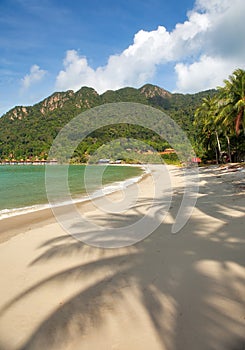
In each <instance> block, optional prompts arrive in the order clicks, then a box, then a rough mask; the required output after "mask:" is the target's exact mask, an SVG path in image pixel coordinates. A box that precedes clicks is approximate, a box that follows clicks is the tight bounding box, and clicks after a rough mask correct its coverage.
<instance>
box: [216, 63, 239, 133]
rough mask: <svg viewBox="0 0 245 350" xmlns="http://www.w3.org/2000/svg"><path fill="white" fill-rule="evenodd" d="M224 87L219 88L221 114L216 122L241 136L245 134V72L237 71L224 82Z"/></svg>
mask: <svg viewBox="0 0 245 350" xmlns="http://www.w3.org/2000/svg"><path fill="white" fill-rule="evenodd" d="M224 83H225V85H224V87H219V88H218V89H219V96H220V104H219V107H220V112H219V113H218V114H217V118H216V121H217V122H218V123H220V122H222V124H223V125H224V126H225V127H226V128H229V129H231V130H233V131H234V132H235V133H236V135H239V133H240V131H241V129H243V130H244V133H245V71H244V70H242V69H236V70H235V71H234V72H233V74H232V75H230V76H229V79H227V80H224Z"/></svg>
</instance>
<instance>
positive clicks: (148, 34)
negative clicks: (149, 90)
mask: <svg viewBox="0 0 245 350" xmlns="http://www.w3.org/2000/svg"><path fill="white" fill-rule="evenodd" d="M244 13H245V1H244V0H233V1H232V2H231V1H230V0H196V1H194V0H171V1H169V0H151V1H149V0H124V1H122V0H90V1H83V0H80V1H69V0H60V1H59V0H42V1H41V0H0V33H1V35H0V115H2V114H3V113H5V112H6V111H7V110H9V109H10V108H12V107H14V106H15V105H31V104H34V103H36V102H38V101H40V100H41V99H43V98H45V97H47V96H48V95H50V94H51V93H53V92H54V91H64V90H68V89H73V90H78V89H79V88H80V87H81V86H85V85H86V86H92V87H94V88H95V89H96V90H97V91H98V92H99V93H102V92H104V91H106V90H107V89H117V88H121V87H123V86H134V87H140V86H142V85H143V84H145V83H148V82H149V83H152V84H157V85H159V86H161V87H163V88H165V89H167V90H169V91H172V92H173V91H178V92H183V93H188V92H197V91H201V90H205V89H208V88H212V87H216V86H217V85H220V84H222V82H223V80H224V79H225V78H227V76H228V75H229V74H231V73H232V71H233V70H234V69H235V68H238V67H240V68H245V29H244V28H245V26H244V18H243V17H244Z"/></svg>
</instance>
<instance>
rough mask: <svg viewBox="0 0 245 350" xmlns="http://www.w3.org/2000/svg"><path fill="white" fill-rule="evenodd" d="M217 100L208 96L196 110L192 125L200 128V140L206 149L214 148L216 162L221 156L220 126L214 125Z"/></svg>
mask: <svg viewBox="0 0 245 350" xmlns="http://www.w3.org/2000/svg"><path fill="white" fill-rule="evenodd" d="M216 116H217V100H216V98H214V97H213V98H211V97H210V96H208V97H207V98H204V99H203V102H202V104H201V106H200V107H198V108H197V109H196V112H195V120H194V125H195V126H197V127H199V128H200V140H202V141H201V142H202V143H203V144H204V145H205V146H206V148H207V149H210V148H215V151H216V162H217V163H218V162H219V159H220V155H221V144H220V139H219V134H220V132H221V125H220V124H219V123H216Z"/></svg>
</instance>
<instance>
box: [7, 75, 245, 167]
mask: <svg viewBox="0 0 245 350" xmlns="http://www.w3.org/2000/svg"><path fill="white" fill-rule="evenodd" d="M234 74H235V75H234V76H232V78H231V80H229V81H226V83H225V87H224V88H219V89H218V90H209V91H204V92H200V93H197V94H186V95H183V94H171V93H169V92H168V91H166V90H164V89H161V88H159V87H157V86H154V85H150V84H147V85H144V86H143V87H142V88H140V89H134V88H130V87H128V88H123V89H120V90H117V91H111V90H110V91H107V92H105V93H104V94H102V95H99V94H98V93H97V92H96V91H95V90H94V89H92V88H88V87H82V88H81V89H80V90H79V91H77V92H76V93H75V92H73V91H71V90H70V91H66V92H57V93H54V94H53V95H51V96H50V97H48V98H46V99H45V100H43V101H41V102H40V103H37V104H35V105H34V106H30V107H22V106H18V107H15V108H13V109H12V110H10V111H9V112H8V113H6V114H5V115H4V116H2V118H1V119H0V160H1V159H2V160H4V159H9V160H11V159H16V160H20V159H46V158H47V156H48V152H49V149H50V146H51V145H52V142H53V140H54V138H55V137H56V135H57V134H58V132H59V131H60V130H61V128H62V127H63V126H64V125H65V124H66V123H67V122H69V121H70V120H71V119H72V118H73V117H75V116H77V115H78V114H80V113H81V112H83V111H85V110H87V109H89V108H93V107H95V106H99V105H102V104H104V103H111V102H137V103H143V104H146V105H150V106H153V107H155V108H158V109H160V110H163V111H165V112H166V113H167V114H168V115H169V116H170V117H172V118H173V119H174V120H175V121H176V122H177V123H178V124H179V126H180V127H181V128H182V129H183V130H184V131H185V132H186V133H187V135H188V137H189V139H190V141H191V142H192V145H193V147H194V149H195V151H196V153H197V155H199V156H200V157H202V159H214V158H215V155H216V159H217V160H218V161H221V160H222V157H223V153H222V151H223V150H227V152H228V154H229V156H230V158H231V157H233V158H235V157H236V158H237V159H238V158H241V157H243V149H244V133H243V130H244V112H243V114H242V113H241V112H240V110H241V108H242V107H241V106H242V102H239V104H238V106H237V108H238V109H237V115H236V113H235V108H236V107H235V105H236V103H237V102H236V97H235V96H236V92H235V91H233V92H232V91H231V90H232V89H231V87H232V86H234V84H235V81H236V79H238V77H237V75H238V76H239V77H240V75H242V77H243V78H242V83H241V84H245V83H244V72H243V71H241V70H238V71H237V73H234ZM232 79H233V80H234V81H233V80H232ZM239 79H240V78H239ZM234 89H235V88H234ZM242 89H244V87H243V88H242ZM233 95H234V96H233ZM241 96H243V97H242V98H241V100H242V101H243V102H244V91H241ZM221 101H222V102H221ZM232 106H233V107H232ZM232 108H233V109H234V110H233V109H232ZM239 108H240V109H239ZM243 108H244V107H243ZM232 113H233V114H232ZM231 115H232V116H233V117H232V116H231ZM118 138H121V139H126V140H127V139H129V138H133V139H137V140H141V141H143V142H144V143H146V144H148V145H149V146H150V147H152V148H154V149H155V150H156V151H159V152H162V151H164V150H165V149H166V148H168V147H169V144H168V143H167V142H166V141H165V140H162V139H161V138H160V137H159V136H158V135H157V134H154V133H153V132H152V131H150V130H148V129H145V128H143V127H140V126H132V125H127V124H119V125H112V126H111V127H107V128H102V129H98V130H96V131H95V132H93V133H92V134H90V135H89V136H88V137H87V138H86V139H85V140H84V141H83V142H82V143H81V144H80V145H79V146H78V147H77V149H76V150H75V152H74V156H73V161H78V162H81V161H82V162H83V161H87V160H88V158H90V157H91V155H92V154H93V153H94V152H95V151H96V149H98V148H99V147H100V146H102V145H103V144H106V143H108V142H111V141H112V140H117V139H118ZM228 145H229V147H228ZM134 151H136V152H137V147H136V148H134ZM167 157H168V158H171V157H175V156H174V155H171V156H167Z"/></svg>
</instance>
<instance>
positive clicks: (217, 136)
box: [215, 130, 221, 162]
mask: <svg viewBox="0 0 245 350" xmlns="http://www.w3.org/2000/svg"><path fill="white" fill-rule="evenodd" d="M215 136H216V140H217V145H218V151H219V154H218V162H219V161H220V155H221V146H220V141H219V135H218V133H217V131H216V130H215Z"/></svg>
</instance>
